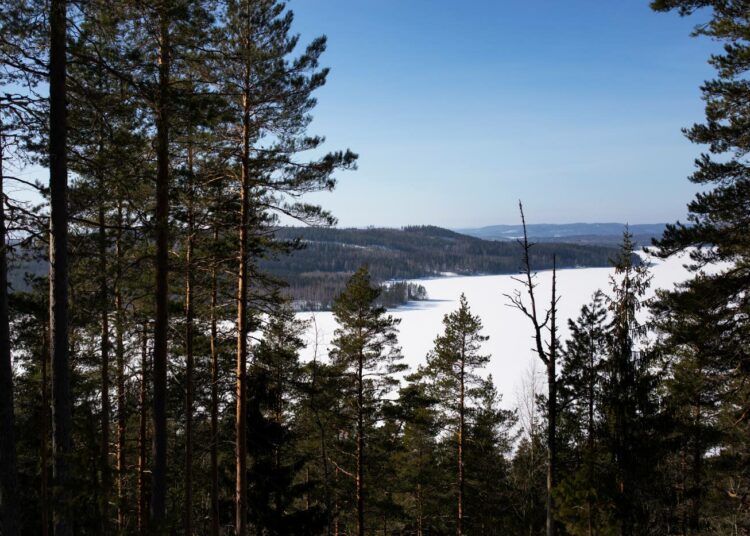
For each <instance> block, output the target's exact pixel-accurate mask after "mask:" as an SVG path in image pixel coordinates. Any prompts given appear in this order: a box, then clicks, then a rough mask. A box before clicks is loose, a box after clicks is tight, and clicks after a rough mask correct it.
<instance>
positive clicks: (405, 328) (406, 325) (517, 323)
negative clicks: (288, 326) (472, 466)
mask: <svg viewBox="0 0 750 536" xmlns="http://www.w3.org/2000/svg"><path fill="white" fill-rule="evenodd" d="M649 261H650V262H652V263H653V266H652V267H651V274H652V276H653V279H652V283H651V291H650V294H649V297H650V296H651V295H653V293H654V291H655V289H656V288H672V287H673V286H674V284H675V283H677V282H680V281H684V280H685V279H686V278H687V277H688V272H687V270H686V269H685V268H684V267H683V264H684V263H685V259H684V258H682V259H681V258H671V259H669V260H667V261H660V260H653V259H649ZM612 273H613V270H611V269H609V268H578V269H568V270H560V271H559V272H558V273H557V287H558V293H559V296H560V302H559V308H558V311H559V312H558V314H559V320H558V323H559V325H560V335H561V340H563V341H564V340H565V339H566V338H567V334H568V329H567V320H568V318H575V317H577V316H578V313H579V311H580V309H581V306H583V305H584V304H586V303H588V302H589V301H590V298H591V296H592V294H593V293H594V292H595V291H596V290H597V289H602V290H604V291H605V292H606V293H608V292H609V287H610V284H609V276H610V275H611V274H612ZM537 281H538V283H539V286H538V287H537V289H536V292H537V293H538V294H537V301H538V303H539V304H540V305H541V306H546V305H547V304H548V303H549V300H550V290H551V281H552V276H551V272H540V273H539V274H538V276H537ZM418 282H419V283H420V284H421V285H423V286H424V287H425V288H426V289H427V295H428V297H429V300H428V301H423V302H412V303H410V304H409V305H406V306H403V307H399V308H397V309H393V310H391V311H390V313H391V314H392V315H393V316H395V317H397V318H400V319H401V325H400V326H399V332H400V333H399V341H400V344H401V347H402V351H403V355H404V362H406V363H407V364H408V365H409V366H410V367H412V368H416V367H417V366H418V365H420V364H422V363H424V362H425V356H426V355H427V353H428V352H429V351H430V349H431V348H432V344H433V340H434V338H435V336H436V335H437V334H438V333H439V332H440V331H441V329H442V320H443V316H444V315H445V314H446V313H448V312H450V311H453V310H454V309H456V308H457V307H458V299H459V296H460V295H461V293H464V294H466V298H467V299H468V301H469V306H470V307H471V310H472V312H473V313H474V314H478V315H479V316H480V317H481V318H482V321H483V323H484V330H483V333H484V334H485V335H489V337H490V338H489V340H488V341H487V342H486V343H485V346H484V353H485V354H490V355H491V356H492V357H491V361H490V365H489V366H488V367H487V368H486V369H485V371H486V372H487V373H491V374H492V376H493V378H494V382H495V385H496V386H497V388H498V390H499V391H500V393H502V395H503V405H504V406H506V407H509V408H510V407H515V406H516V402H517V395H518V393H519V390H520V388H521V384H522V380H523V379H524V378H527V377H528V376H529V373H530V372H529V371H530V370H531V367H532V365H533V363H535V362H538V361H539V358H538V357H537V356H536V354H535V353H534V351H533V350H532V346H533V341H532V335H533V331H532V329H531V325H530V323H529V321H528V319H527V318H526V317H525V316H524V315H523V314H522V313H521V312H520V311H518V310H516V309H513V308H511V307H508V305H507V304H508V300H507V298H506V297H505V296H504V294H509V293H512V292H513V290H515V289H520V290H523V289H522V287H521V285H520V283H518V282H516V281H514V280H513V279H512V276H510V275H490V276H470V277H441V278H435V279H420V280H419V281H418ZM300 316H301V317H304V318H313V319H314V324H315V326H316V328H317V330H316V329H315V328H311V330H310V332H309V333H308V348H307V349H306V350H305V351H304V354H303V357H304V358H305V359H306V360H307V359H311V358H312V357H313V354H314V352H315V347H316V344H315V341H316V335H315V332H316V331H317V352H318V357H319V358H321V357H325V356H327V353H328V348H327V345H328V343H329V342H330V340H331V339H332V337H333V332H334V330H335V329H336V322H335V320H334V318H333V315H332V313H330V312H316V313H300ZM536 368H537V370H538V371H539V372H541V371H542V366H541V362H539V364H538V365H537V367H536Z"/></svg>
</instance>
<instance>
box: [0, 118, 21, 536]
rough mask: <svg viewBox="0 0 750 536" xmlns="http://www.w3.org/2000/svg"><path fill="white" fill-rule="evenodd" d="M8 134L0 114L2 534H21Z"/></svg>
mask: <svg viewBox="0 0 750 536" xmlns="http://www.w3.org/2000/svg"><path fill="white" fill-rule="evenodd" d="M4 150H5V136H4V131H3V118H2V116H0V392H1V394H0V533H2V534H8V535H10V536H16V535H17V534H18V506H17V504H16V499H17V497H18V490H17V486H18V483H17V478H18V477H17V473H16V471H17V470H16V439H15V437H16V434H15V426H16V425H15V411H14V409H13V363H12V361H11V358H12V357H11V352H10V311H9V306H8V260H7V258H8V254H7V252H8V239H7V236H6V231H5V228H6V226H5V194H4V190H3V182H4V175H3V171H4V165H3V163H4V161H3V153H4Z"/></svg>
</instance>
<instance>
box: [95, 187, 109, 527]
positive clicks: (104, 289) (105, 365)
mask: <svg viewBox="0 0 750 536" xmlns="http://www.w3.org/2000/svg"><path fill="white" fill-rule="evenodd" d="M98 182H99V195H100V196H101V197H100V199H99V237H98V238H99V275H100V277H101V279H100V280H99V307H100V311H99V314H100V317H101V318H100V321H101V325H100V328H101V333H100V336H99V344H100V352H101V390H102V414H101V421H102V424H101V427H102V429H101V433H102V437H101V452H100V459H99V464H100V468H99V471H100V473H101V479H102V480H101V482H102V488H101V496H100V497H99V501H100V504H101V526H100V530H101V533H102V535H106V534H109V496H110V492H111V487H112V484H111V474H110V469H109V422H110V415H111V406H110V401H109V307H108V301H109V289H108V283H107V229H106V213H105V210H104V199H105V191H104V178H103V177H101V176H100V177H99V180H98Z"/></svg>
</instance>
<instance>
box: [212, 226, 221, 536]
mask: <svg viewBox="0 0 750 536" xmlns="http://www.w3.org/2000/svg"><path fill="white" fill-rule="evenodd" d="M218 240H219V230H218V227H214V243H216V242H217V241H218ZM216 270H217V266H216V260H215V259H214V265H213V267H212V268H211V536H219V452H218V447H219V445H218V441H219V351H218V339H217V336H218V331H217V327H216V306H217V297H218V289H217V281H216V277H217V274H216Z"/></svg>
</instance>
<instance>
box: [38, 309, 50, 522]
mask: <svg viewBox="0 0 750 536" xmlns="http://www.w3.org/2000/svg"><path fill="white" fill-rule="evenodd" d="M48 342H49V329H48V328H47V323H46V322H45V323H44V341H43V343H42V388H41V391H42V392H41V395H42V412H41V413H42V426H41V430H42V432H41V437H40V438H39V439H40V441H39V451H40V452H39V466H40V469H39V472H40V473H41V480H42V483H41V490H40V501H39V503H40V504H39V509H40V510H41V516H40V517H41V523H42V536H48V535H49V528H50V523H49V506H50V497H49V436H50V434H49V424H50V415H49V367H48V360H49V347H48V346H49V344H48Z"/></svg>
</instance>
